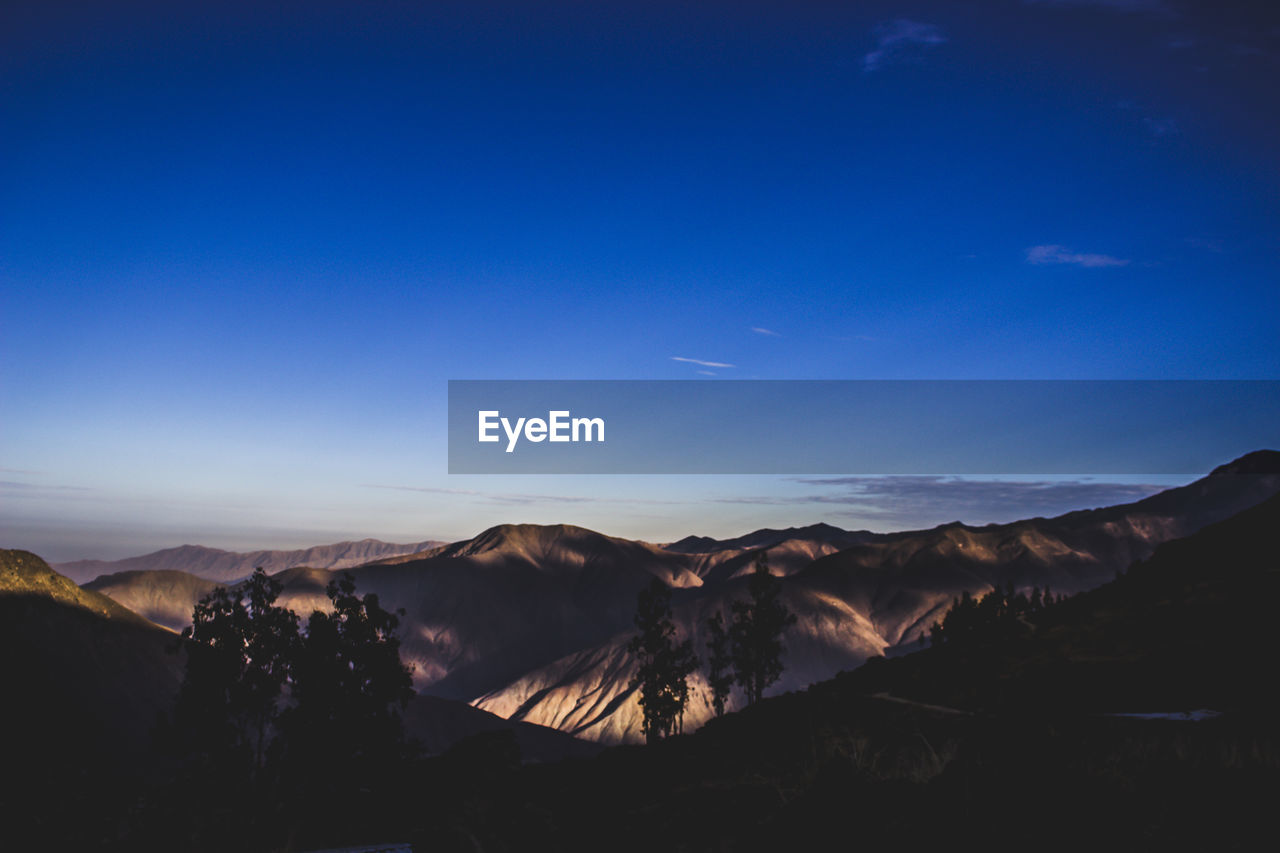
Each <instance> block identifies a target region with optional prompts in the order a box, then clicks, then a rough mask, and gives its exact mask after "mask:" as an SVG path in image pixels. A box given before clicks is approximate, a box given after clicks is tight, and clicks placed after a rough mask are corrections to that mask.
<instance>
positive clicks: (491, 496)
mask: <svg viewBox="0 0 1280 853" xmlns="http://www.w3.org/2000/svg"><path fill="white" fill-rule="evenodd" d="M362 488H365V489H390V490H392V491H396V492H419V493H422V494H428V495H455V496H462V497H473V498H476V499H478V500H479V501H481V502H484V503H495V504H502V505H513V504H518V505H521V506H524V505H528V504H540V503H554V504H593V503H608V504H662V505H667V504H678V503H685V501H674V500H671V501H668V500H652V499H647V498H608V497H594V496H590V495H542V494H526V493H523V492H481V491H475V490H473V489H441V488H436V487H432V486H389V485H381V484H375V483H364V484H363V485H362Z"/></svg>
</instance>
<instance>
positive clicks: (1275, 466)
mask: <svg viewBox="0 0 1280 853" xmlns="http://www.w3.org/2000/svg"><path fill="white" fill-rule="evenodd" d="M1219 474H1280V451H1276V450H1255V451H1253V452H1252V453H1246V454H1245V455H1244V456H1241V457H1240V458H1239V459H1236V460H1234V461H1232V462H1228V463H1227V464H1225V465H1219V466H1218V467H1217V468H1214V469H1213V471H1211V472H1210V473H1209V476H1210V477H1215V476H1217V475H1219Z"/></svg>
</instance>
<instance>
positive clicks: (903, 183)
mask: <svg viewBox="0 0 1280 853" xmlns="http://www.w3.org/2000/svg"><path fill="white" fill-rule="evenodd" d="M1265 5H1266V4H1256V3H1239V4H1234V3H1214V4H1208V3H1203V4H1202V3H1183V2H1178V0H1164V1H1163V2H1157V0H1088V1H1086V0H1040V2H1019V0H1008V2H997V0H991V2H987V3H977V4H955V3H858V4H835V3H795V2H791V3H733V4H729V3H702V4H691V3H683V4H664V3H654V2H647V3H603V4H587V3H565V4H557V3H547V4H534V3H518V4H516V3H483V2H459V3H434V4H413V3H379V2H373V3H362V4H359V5H355V4H334V3H307V4H301V3H299V4H289V3H284V4H239V3H227V2H223V3H203V4H202V3H192V4H172V3H120V4H111V5H110V6H109V7H108V6H105V5H103V4H98V3H79V4H75V3H59V2H46V3H28V4H5V7H4V9H3V11H0V127H3V128H4V130H3V132H0V316H3V320H4V324H3V327H4V334H3V336H2V337H0V467H3V469H4V470H3V472H0V474H2V475H0V480H3V482H4V483H5V485H4V486H3V487H0V501H2V504H0V507H2V510H0V536H2V538H3V543H2V544H5V545H9V546H13V547H28V548H31V549H33V550H37V551H38V552H40V553H42V554H46V555H47V556H49V557H50V558H51V559H70V558H73V557H82V556H123V555H126V554H131V553H139V552H141V551H145V550H150V549H151V548H153V547H161V546H163V545H173V544H180V543H181V542H184V541H198V542H202V543H206V544H214V545H221V546H223V547H243V548H249V547H265V546H291V545H302V544H314V543H315V542H320V541H332V540H334V539H340V538H346V537H349V536H364V535H372V536H378V537H380V538H391V539H401V540H409V539H417V538H423V537H427V536H439V537H444V538H455V537H462V536H468V535H471V534H473V533H475V532H476V531H477V530H479V529H482V528H483V527H485V526H488V525H489V524H493V523H498V522H504V521H539V522H551V521H567V522H574V523H580V524H585V525H587V526H592V527H596V528H598V529H602V530H604V531H606V532H610V533H616V534H618V535H629V536H642V537H646V538H650V539H666V538H678V537H679V536H682V535H684V534H685V533H689V532H698V533H709V534H716V535H731V534H734V533H740V532H743V531H744V530H746V529H750V528H751V527H756V526H762V525H765V524H768V525H771V526H784V525H786V524H798V523H809V522H813V521H819V520H826V521H830V522H832V523H836V524H841V526H846V527H857V526H880V527H884V526H897V525H904V524H913V523H920V524H924V523H936V522H938V521H946V520H950V519H951V518H957V517H960V518H964V519H965V520H967V521H974V522H984V521H989V520H998V519H1001V518H1012V517H1017V516H1020V515H1025V514H1027V513H1025V512H1022V511H1021V510H1022V509H1024V508H1026V507H1028V506H1029V505H1030V504H1029V503H1028V501H1030V500H1031V499H1030V498H1028V497H1027V496H1026V495H1027V490H1026V489H1024V490H1022V491H1021V492H1018V491H1017V490H1014V491H1013V492H1000V491H999V490H989V493H984V494H987V496H988V497H990V494H1003V495H1005V496H1006V498H1007V499H1006V500H1005V502H1004V503H1003V504H1001V505H998V506H997V505H995V504H992V503H990V502H989V501H988V503H985V504H981V505H980V504H979V503H978V502H977V501H976V498H975V496H974V494H973V493H965V492H963V489H962V488H961V489H957V488H953V489H951V490H949V491H948V489H946V488H944V487H943V485H938V484H935V485H937V488H936V489H935V490H934V491H933V492H931V493H930V494H932V495H934V497H933V498H932V499H930V500H928V501H926V500H923V499H919V500H916V501H914V502H912V503H906V504H900V505H897V508H896V510H895V513H896V514H894V515H893V516H892V518H890V517H888V516H887V515H886V514H885V512H884V511H883V509H884V506H887V505H888V504H890V503H892V500H891V499H890V498H888V497H885V496H883V495H882V505H881V506H868V504H867V502H866V501H863V502H862V503H860V504H851V503H849V502H845V503H838V504H832V503H831V502H829V501H827V500H826V498H830V497H831V494H832V493H831V492H830V488H829V487H826V486H823V485H821V484H815V483H802V482H797V481H793V480H786V479H778V478H772V479H769V478H712V477H704V478H679V477H649V478H645V477H640V478H589V477H581V478H571V477H558V478H557V477H524V478H494V477H468V478H460V477H449V476H448V475H447V474H446V473H445V471H446V462H445V458H446V456H445V453H446V449H445V445H444V421H445V408H444V400H445V383H446V381H447V380H448V379H462V378H467V379H482V378H501V379H511V378H573V379H628V378H643V379H682V378H688V379H705V380H708V381H711V380H714V379H716V378H741V379H749V378H765V379H790V378H804V379H826V378H830V379H857V378H876V379H900V378H929V379H939V378H980V379H985V378H1090V379H1092V378H1124V379H1171V378H1176V379H1197V378H1239V379H1273V378H1277V377H1280V346H1278V345H1277V335H1276V332H1277V325H1278V324H1277V318H1278V317H1280V287H1277V286H1276V282H1277V279H1278V278H1280V269H1278V266H1280V264H1278V263H1277V248H1278V246H1277V242H1278V241H1277V236H1278V235H1280V228H1278V226H1280V204H1278V202H1280V156H1278V155H1277V152H1280V109H1277V104H1276V95H1275V93H1274V90H1275V87H1274V81H1275V80H1277V79H1280V14H1277V12H1276V11H1274V10H1267V9H1265V8H1263V7H1265ZM699 362H704V363H699ZM726 365H731V366H726ZM1251 449H1254V448H1240V452H1241V453H1243V452H1246V451H1248V450H1251ZM1223 461H1226V460H1223ZM940 473H945V472H940ZM1081 473H1082V476H1083V475H1086V474H1089V473H1091V472H1081ZM952 485H955V484H952ZM387 487H391V488H387ZM964 488H967V487H964ZM1074 488H1076V487H1075V486H1072V487H1070V489H1074ZM1090 488H1091V489H1093V491H1091V492H1088V494H1087V499H1090V500H1097V501H1098V502H1100V503H1101V502H1108V501H1107V500H1106V498H1108V497H1109V496H1108V495H1106V494H1102V493H1100V492H1098V491H1097V489H1098V488H1100V486H1098V484H1097V483H1093V485H1092V486H1091V487H1090ZM1113 488H1114V489H1116V490H1117V491H1115V492H1114V493H1113V494H1111V495H1110V496H1111V497H1114V496H1121V497H1123V496H1125V495H1126V494H1127V493H1125V492H1123V490H1124V489H1129V488H1131V485H1121V486H1115V487H1113ZM1070 489H1066V490H1059V491H1057V492H1055V494H1056V495H1057V497H1055V498H1054V500H1059V501H1060V503H1061V507H1062V509H1070V508H1072V507H1073V506H1075V505H1083V504H1080V501H1083V500H1086V494H1085V493H1084V492H1080V491H1071V490H1070ZM433 490H434V491H433ZM1014 493H1016V494H1020V495H1022V497H1008V495H1009V494H1014ZM895 494H901V490H898V491H897V492H895ZM947 495H951V497H949V498H948V497H947ZM1035 495H1036V496H1037V497H1036V499H1037V500H1038V499H1041V498H1043V493H1042V492H1035ZM806 496H809V497H812V498H813V500H811V501H808V502H807V503H806V502H805V501H804V500H801V501H800V503H796V502H795V501H792V500H791V499H792V498H800V499H804V498H806ZM765 498H770V499H776V502H775V503H774V504H769V503H767V502H764V501H763V499H765ZM984 500H986V498H984ZM751 501H754V502H751ZM939 501H941V504H939ZM913 506H914V507H917V508H918V509H917V510H914V515H913V510H912V507H913ZM833 507H834V508H833ZM851 507H852V508H851ZM877 511H879V514H877ZM841 513H843V514H841ZM1036 514H1041V512H1040V510H1037V512H1036Z"/></svg>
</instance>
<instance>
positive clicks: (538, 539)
mask: <svg viewBox="0 0 1280 853" xmlns="http://www.w3.org/2000/svg"><path fill="white" fill-rule="evenodd" d="M1277 492H1280V453H1276V452H1274V451H1259V452H1257V453H1253V454H1249V455H1248V456H1245V457H1242V458H1241V459H1238V460H1236V461H1235V462H1232V463H1230V464H1228V465H1224V466H1221V467H1220V468H1218V469H1216V470H1214V471H1213V472H1212V473H1210V474H1209V475H1208V476H1206V477H1204V478H1202V479H1200V480H1197V481H1195V482H1193V483H1191V484H1189V485H1186V486H1182V487H1178V488H1174V489H1169V490H1167V491H1164V492H1161V493H1159V494H1157V495H1153V496H1152V497H1149V498H1146V499H1144V500H1141V501H1137V502H1134V503H1130V504H1124V505H1119V506H1113V507H1107V508H1102V509H1093V510H1082V511H1078V512H1072V513H1068V514H1066V515H1062V516H1058V517H1056V518H1048V519H1046V518H1032V519H1027V520H1023V521H1018V522H1014V523H1011V524H999V525H986V526H970V525H964V524H960V523H953V524H948V525H942V526H940V527H936V528H933V529H930V530H920V531H906V532H900V533H888V534H883V533H871V532H868V531H846V530H841V529H840V528H836V527H832V526H830V525H814V526H810V527H803V528H791V529H787V530H760V531H756V532H754V533H751V534H748V535H746V536H743V537H738V538H736V539H729V540H714V539H710V538H706V537H693V536H691V537H687V538H686V539H683V540H680V541H678V542H673V543H669V544H667V545H665V546H661V545H654V544H649V543H644V542H637V541H631V540H626V539H619V538H615V537H610V536H606V535H604V534H601V533H597V532H594V531H590V530H586V529H583V528H580V527H574V526H571V525H553V526H539V525H502V526H498V527H494V528H491V529H489V530H486V531H484V532H482V533H481V534H480V535H478V536H476V537H475V538H473V539H469V540H464V541H461V542H455V543H451V544H447V545H441V544H439V543H430V542H424V543H418V544H417V545H413V546H388V547H391V548H395V547H400V548H405V549H417V550H416V551H409V552H406V553H400V554H387V555H381V556H380V557H379V558H378V559H375V560H372V561H366V562H365V563H364V564H362V565H358V566H354V567H352V568H350V569H347V571H350V573H351V574H352V576H353V577H354V578H355V580H356V585H357V589H358V590H359V591H361V592H375V593H377V594H378V596H379V598H380V600H381V601H382V602H383V604H384V605H386V606H389V607H393V608H403V609H404V611H405V618H404V620H403V623H402V627H401V637H402V641H403V645H402V654H403V656H404V657H405V659H406V661H407V662H409V663H411V664H413V666H414V670H415V672H414V683H415V687H416V688H417V689H418V691H419V692H420V693H422V694H429V695H434V696H437V697H441V698H444V699H449V700H461V701H465V702H469V703H470V704H472V705H474V706H475V707H476V708H477V709H480V710H483V711H488V712H491V713H493V714H496V715H497V716H498V717H502V718H506V719H509V720H512V721H518V722H530V723H536V724H538V725H540V726H544V727H548V728H554V729H558V730H560V731H561V732H565V733H568V734H572V735H575V736H577V737H579V738H584V739H587V740H593V741H598V742H602V743H621V742H629V741H637V740H639V739H640V721H641V711H640V708H639V705H638V702H637V697H636V696H635V694H634V691H632V690H631V689H630V687H629V684H630V680H631V676H632V674H633V672H634V669H633V664H632V662H631V660H630V656H629V655H628V654H627V653H626V644H627V642H628V640H629V639H630V637H631V632H632V621H631V620H632V616H633V613H634V609H635V603H636V595H637V593H638V591H639V590H640V589H641V588H643V587H644V586H645V585H647V584H648V583H649V582H650V581H651V579H653V578H655V577H656V578H659V579H660V580H661V581H662V582H663V583H665V584H667V585H668V586H670V587H671V588H672V589H673V616H674V622H675V624H676V630H677V636H678V638H690V639H692V640H693V641H694V645H695V649H696V650H697V651H698V653H699V654H700V655H701V656H702V657H703V659H704V660H705V659H706V648H705V639H706V638H705V636H704V634H705V632H704V630H703V627H702V626H703V625H705V622H706V619H707V617H708V616H710V614H712V613H714V612H717V611H718V612H721V613H723V614H725V615H726V617H727V616H728V611H729V608H730V606H731V604H732V602H733V601H734V600H735V599H736V598H741V597H743V596H744V595H745V592H744V589H745V578H744V574H745V573H746V572H747V571H748V570H749V569H750V566H751V565H752V564H753V563H754V561H755V560H756V558H757V556H758V555H759V554H761V553H763V554H764V555H765V558H766V559H767V561H768V563H769V566H770V569H771V571H772V572H774V573H775V574H777V575H779V576H781V577H782V590H783V592H782V598H783V601H784V603H785V604H786V605H787V607H788V608H789V609H790V610H791V611H792V612H793V613H795V614H796V615H797V617H798V618H797V621H796V624H795V625H794V626H792V627H791V628H790V629H789V631H788V632H787V634H786V636H785V638H784V642H785V646H786V658H785V660H784V663H785V665H786V671H785V673H784V676H783V678H782V680H781V681H779V682H778V683H777V684H775V685H774V686H773V688H772V689H771V693H774V694H776V693H780V692H785V691H788V690H796V689H800V688H803V687H805V686H807V685H809V684H813V683H815V682H818V681H822V680H824V679H827V678H830V677H832V676H833V675H835V674H837V673H838V672H841V671H843V670H849V669H853V668H856V667H858V666H859V665H860V664H862V663H863V662H864V661H866V660H867V659H869V658H871V657H875V656H879V655H885V654H889V655H893V654H898V653H901V652H903V651H906V650H908V649H911V648H914V647H915V646H916V645H917V644H918V643H919V641H920V640H921V639H922V637H923V636H924V635H925V634H926V633H927V631H928V629H929V626H930V625H931V624H932V623H933V622H934V621H935V620H937V619H939V618H940V617H941V616H942V614H943V613H944V612H945V611H946V610H947V608H948V607H949V606H950V604H951V602H952V600H953V599H954V598H955V597H956V596H958V595H960V594H962V593H963V592H969V593H970V594H974V595H980V594H983V593H985V592H986V591H988V590H990V589H991V588H993V586H995V585H999V586H1001V587H1005V586H1008V585H1012V586H1014V587H1015V588H1016V589H1019V590H1025V591H1030V590H1031V589H1032V588H1033V587H1039V588H1041V589H1045V588H1050V589H1052V590H1053V591H1054V592H1056V593H1065V594H1068V595H1070V594H1074V593H1078V592H1081V591H1083V590H1087V589H1091V588H1093V587H1096V586H1098V585H1100V584H1102V583H1104V582H1106V581H1108V580H1110V579H1112V578H1113V577H1115V575H1116V574H1117V573H1118V572H1121V571H1123V570H1125V569H1126V568H1128V567H1129V566H1130V565H1131V564H1132V563H1134V562H1135V561H1137V560H1142V559H1145V558H1146V557H1148V556H1150V555H1151V553H1152V552H1153V550H1154V549H1155V548H1156V547H1157V546H1159V545H1160V544H1161V543H1163V542H1166V541H1169V540H1172V539H1176V538H1179V537H1183V536H1187V535H1190V534H1192V533H1194V532H1196V531H1197V530H1199V529H1201V528H1203V527H1204V526H1205V525H1208V524H1212V523H1215V522H1218V521H1221V520H1223V519H1226V518H1228V517H1230V516H1232V515H1235V514H1236V513H1238V512H1240V511H1242V510H1244V509H1246V508H1248V507H1250V506H1253V505H1256V504H1258V503H1260V502H1262V501H1264V500H1266V499H1267V498H1269V497H1271V496H1272V495H1274V494H1276V493H1277ZM356 544H360V543H356ZM328 547H331V548H337V547H338V546H328ZM175 550H179V551H181V550H183V549H175ZM159 553H160V554H165V553H166V552H159ZM220 553H226V552H220ZM290 553H292V554H298V553H304V552H290ZM149 556H150V557H156V555H149ZM138 559H149V558H138ZM291 559H296V558H291ZM121 562H122V563H129V561H121ZM286 562H287V560H286ZM204 565H214V563H206V564H204ZM217 565H219V566H221V565H223V564H221V563H218V564H217ZM228 565H229V563H228ZM239 565H243V564H239ZM128 568H129V569H130V570H129V571H126V572H117V573H113V574H108V575H105V576H102V577H98V578H97V579H96V580H94V581H92V582H91V583H88V584H86V585H85V588H86V589H87V590H89V591H92V592H97V593H100V594H102V595H104V596H107V597H109V598H111V599H112V600H114V601H116V602H117V603H119V604H121V605H123V606H124V607H126V608H129V609H130V610H133V611H136V612H137V613H140V614H142V615H143V616H146V617H147V618H148V619H151V620H153V621H155V622H158V623H160V624H162V625H165V626H167V627H169V628H171V629H174V630H177V629H180V628H181V627H182V626H183V625H184V624H186V622H187V621H188V619H189V614H190V613H191V610H192V607H193V606H194V604H195V602H196V601H197V600H198V599H199V598H200V597H201V596H202V595H204V594H206V593H207V592H208V590H209V589H211V588H212V587H213V585H215V584H216V583H218V582H226V581H227V580H231V579H233V577H232V576H235V575H234V572H231V571H228V570H223V569H221V568H219V569H218V570H217V571H219V572H223V575H222V576H219V577H210V576H209V570H207V569H206V570H203V572H204V573H203V575H202V574H201V572H183V571H177V570H172V569H166V570H159V571H157V570H146V569H142V570H140V569H138V567H137V565H136V564H130V565H129V566H128ZM237 571H238V570H237ZM275 576H276V577H277V579H278V580H280V581H281V583H282V584H283V593H282V596H281V601H282V602H283V603H285V604H287V605H288V606H289V607H291V608H293V609H295V610H296V611H298V612H299V613H301V614H303V615H304V616H305V615H306V614H308V613H310V611H311V610H313V609H316V608H323V607H325V606H327V603H328V600H327V597H326V596H325V586H326V585H327V583H328V582H329V580H330V579H331V577H332V576H333V571H332V567H326V566H307V567H298V566H293V567H290V568H288V569H285V570H282V571H278V572H276V575H275ZM691 688H692V701H691V703H690V705H689V707H688V708H687V710H686V717H685V727H686V730H692V729H695V728H697V727H698V726H699V725H700V724H701V723H703V722H704V721H705V720H706V719H707V718H708V716H709V713H710V712H709V708H708V706H707V702H706V701H705V700H706V694H707V691H706V685H705V682H704V681H703V679H702V676H701V675H700V674H698V675H695V676H694V678H693V679H692V682H691ZM734 701H736V697H735V700H734ZM731 707H734V705H733V703H732V701H731Z"/></svg>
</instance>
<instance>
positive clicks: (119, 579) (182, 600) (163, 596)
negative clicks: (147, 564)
mask: <svg viewBox="0 0 1280 853" xmlns="http://www.w3.org/2000/svg"><path fill="white" fill-rule="evenodd" d="M218 586H219V583H218V581H213V580H209V579H208V578H202V577H197V576H196V575H192V574H188V573H186V572H179V571H175V570H173V569H161V570H157V571H131V572H117V573H116V574H112V575H102V576H101V577H99V578H97V579H96V580H92V581H90V582H89V583H87V584H85V585H84V587H83V588H84V589H85V590H88V591H90V592H97V593H101V594H102V595H104V596H107V597H108V598H110V599H112V600H114V601H116V602H118V603H119V604H121V605H123V606H125V607H127V608H128V609H130V610H132V611H133V612H134V613H137V614H138V615H140V616H143V617H145V618H147V619H150V620H151V621H152V622H155V623H156V624H157V625H163V626H164V627H166V628H169V629H171V630H173V631H181V630H182V629H183V628H185V627H187V626H188V625H190V624H191V614H192V611H193V610H194V609H195V605H196V602H197V601H199V600H200V599H202V598H204V597H205V596H206V595H208V594H209V593H210V592H212V591H213V590H214V589H216V588H217V587H218Z"/></svg>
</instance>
